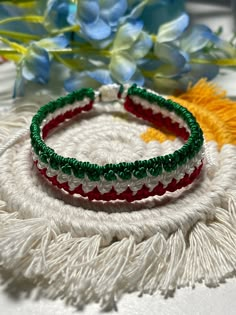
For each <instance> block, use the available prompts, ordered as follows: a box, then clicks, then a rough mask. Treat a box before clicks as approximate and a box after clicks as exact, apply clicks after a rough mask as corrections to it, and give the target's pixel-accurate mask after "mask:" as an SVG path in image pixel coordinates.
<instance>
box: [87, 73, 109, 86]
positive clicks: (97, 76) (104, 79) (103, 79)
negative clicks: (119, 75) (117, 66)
mask: <svg viewBox="0 0 236 315" xmlns="http://www.w3.org/2000/svg"><path fill="white" fill-rule="evenodd" d="M87 74H88V76H89V77H90V78H92V79H93V80H95V81H98V82H99V83H101V84H111V83H113V81H112V79H111V76H110V71H109V70H106V69H97V70H94V71H87Z"/></svg>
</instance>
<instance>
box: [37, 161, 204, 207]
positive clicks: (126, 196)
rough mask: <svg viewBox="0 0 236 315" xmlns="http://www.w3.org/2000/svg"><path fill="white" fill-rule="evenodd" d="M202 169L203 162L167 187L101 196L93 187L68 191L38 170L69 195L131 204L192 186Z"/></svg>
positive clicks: (112, 190)
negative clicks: (86, 189) (88, 189)
mask: <svg viewBox="0 0 236 315" xmlns="http://www.w3.org/2000/svg"><path fill="white" fill-rule="evenodd" d="M37 163H38V161H36V162H35V164H36V166H37ZM202 167H203V161H202V163H201V165H200V166H199V167H198V168H195V169H194V171H193V172H192V173H191V174H185V176H184V177H183V178H182V179H181V180H180V181H178V182H177V181H176V179H173V180H172V181H171V183H169V184H168V186H167V187H165V188H164V187H163V184H162V183H160V182H159V183H158V185H157V186H156V187H155V188H154V189H153V190H152V191H149V189H148V187H147V186H146V185H143V187H142V188H141V189H140V190H138V191H137V192H136V193H134V192H133V191H132V190H131V189H130V188H129V187H128V188H127V189H126V190H125V191H124V192H122V193H120V194H118V193H117V192H116V191H115V189H114V187H112V189H111V190H110V191H109V192H107V193H105V194H101V193H100V192H99V190H98V188H97V187H95V188H94V189H93V190H92V191H90V192H87V193H86V192H84V190H83V188H82V185H79V186H78V187H76V188H75V189H74V190H73V191H70V187H69V185H68V183H67V182H65V183H59V182H58V180H57V176H53V177H49V176H47V174H46V171H47V169H46V168H44V169H42V170H41V169H39V168H38V167H37V168H38V170H39V172H40V173H41V174H42V175H43V176H44V177H46V178H47V180H48V181H49V182H51V183H52V184H53V185H54V186H56V187H58V188H60V189H64V190H65V191H67V192H68V193H69V194H70V195H74V194H76V195H81V196H83V197H88V199H89V200H104V201H111V200H126V201H128V202H132V201H135V200H141V199H144V198H147V197H150V196H156V195H157V196H162V195H164V194H165V193H166V192H168V191H170V192H174V191H176V190H178V189H181V188H183V187H186V186H188V185H190V184H192V182H193V181H194V180H195V179H196V178H197V177H198V175H199V174H200V172H201V169H202Z"/></svg>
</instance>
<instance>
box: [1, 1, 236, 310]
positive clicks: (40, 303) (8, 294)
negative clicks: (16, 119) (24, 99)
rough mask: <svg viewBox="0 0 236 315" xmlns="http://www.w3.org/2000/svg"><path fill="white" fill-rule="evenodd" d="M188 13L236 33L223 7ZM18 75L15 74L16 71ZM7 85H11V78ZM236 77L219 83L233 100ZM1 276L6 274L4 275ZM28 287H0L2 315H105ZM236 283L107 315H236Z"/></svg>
mask: <svg viewBox="0 0 236 315" xmlns="http://www.w3.org/2000/svg"><path fill="white" fill-rule="evenodd" d="M188 10H189V12H190V14H191V15H193V20H194V22H195V23H196V22H201V23H204V24H208V25H210V26H211V27H212V28H213V29H217V27H218V26H223V28H224V36H225V38H229V36H230V34H232V30H233V21H232V18H231V10H230V9H229V8H224V7H220V6H210V5H204V4H191V5H189V6H188ZM7 67H8V66H6V65H3V66H1V71H3V72H4V71H6V73H5V74H6V76H7V75H9V77H10V76H11V73H10V72H11V71H10V72H8V70H7ZM12 71H14V70H12ZM6 76H4V78H5V80H6V81H5V82H7V78H6ZM235 79H236V73H235V72H233V71H228V70H227V71H225V70H224V71H222V75H221V76H219V77H218V78H217V79H216V80H215V81H216V82H218V83H219V84H220V85H221V86H222V87H223V88H224V89H226V90H227V92H228V95H229V96H231V97H235V96H236V92H235V86H234V85H235ZM10 93H11V92H10V88H9V84H8V85H7V84H1V86H0V99H1V103H2V104H0V108H1V105H7V104H9V103H10V102H11V100H10ZM2 108H3V107H2ZM0 274H3V272H2V273H1V272H0ZM30 289H31V287H30V288H29V285H28V284H27V283H19V284H18V285H15V284H13V285H6V283H5V284H4V285H0V314H3V315H15V314H19V315H40V314H47V315H62V314H66V315H70V314H77V313H81V314H82V315H92V314H95V315H96V314H102V313H103V312H101V311H100V310H99V306H98V305H95V304H92V305H89V306H87V307H85V309H84V310H82V311H77V310H75V309H74V308H73V307H68V306H65V305H64V303H63V302H62V301H59V300H57V301H50V300H46V299H40V300H37V299H36V298H35V294H34V290H33V291H31V290H30ZM235 291H236V279H229V280H228V281H227V282H226V283H224V284H222V285H221V286H220V287H218V288H207V287H205V286H204V285H203V284H199V285H197V286H196V288H195V289H192V288H184V289H179V290H177V292H176V294H175V295H174V297H172V298H168V299H164V298H163V297H162V296H160V295H158V294H157V295H155V296H149V295H145V296H143V297H141V298H140V297H138V296H137V293H133V294H129V295H125V296H124V297H123V298H122V300H121V301H120V302H119V304H118V312H117V311H113V312H110V313H106V314H119V315H143V314H148V315H154V314H159V315H169V314H170V315H172V314H174V315H190V314H191V315H192V314H193V315H205V314H207V315H211V314H214V315H222V314H225V313H226V314H227V315H234V314H236V311H235V310H236V299H235Z"/></svg>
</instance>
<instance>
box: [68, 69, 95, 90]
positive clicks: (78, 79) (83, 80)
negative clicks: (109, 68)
mask: <svg viewBox="0 0 236 315" xmlns="http://www.w3.org/2000/svg"><path fill="white" fill-rule="evenodd" d="M99 85H100V84H99V83H98V82H97V81H95V80H93V79H91V78H90V76H89V75H88V73H87V71H83V72H79V73H78V72H76V73H73V74H72V75H71V76H70V77H69V78H68V79H66V80H65V82H64V88H65V89H66V91H68V92H72V91H74V90H77V89H80V88H88V87H91V88H97V87H98V86H99Z"/></svg>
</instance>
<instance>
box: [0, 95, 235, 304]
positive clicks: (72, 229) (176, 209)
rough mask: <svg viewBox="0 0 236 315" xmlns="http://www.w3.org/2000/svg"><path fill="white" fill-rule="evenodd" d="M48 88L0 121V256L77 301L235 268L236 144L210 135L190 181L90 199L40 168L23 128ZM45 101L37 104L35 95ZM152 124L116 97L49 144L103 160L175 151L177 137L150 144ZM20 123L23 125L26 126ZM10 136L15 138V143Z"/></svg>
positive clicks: (165, 288)
mask: <svg viewBox="0 0 236 315" xmlns="http://www.w3.org/2000/svg"><path fill="white" fill-rule="evenodd" d="M48 99H50V96H49V95H45V96H43V95H42V94H40V95H35V96H34V97H32V96H31V98H30V99H27V98H25V99H23V100H20V101H19V102H16V105H17V106H16V109H14V108H13V110H12V112H11V113H10V114H5V116H4V119H2V120H1V121H0V130H1V140H0V141H1V142H0V143H1V145H2V146H4V145H5V143H6V142H7V141H9V140H10V142H8V144H9V145H8V149H7V150H5V151H4V152H3V153H2V155H1V156H0V209H1V212H0V263H1V264H2V265H3V266H4V267H5V268H8V269H11V270H13V271H14V273H15V274H21V275H23V276H26V277H29V278H32V279H34V280H36V281H37V283H40V284H41V285H44V286H45V283H46V287H45V289H44V292H46V293H45V294H47V295H48V296H50V297H57V296H60V297H63V298H65V299H66V300H67V301H68V302H70V303H72V304H75V305H84V304H86V303H88V302H90V301H100V302H101V303H102V306H103V307H107V306H111V305H113V303H114V300H117V299H119V297H120V296H121V294H122V293H123V292H130V291H135V290H138V291H140V292H148V293H153V292H155V291H156V290H158V289H159V290H161V291H162V292H163V293H164V294H167V293H168V292H169V291H171V290H173V289H175V288H176V287H179V286H185V285H189V284H191V285H193V284H194V283H195V282H197V281H201V280H202V279H204V281H205V282H206V283H207V284H209V285H216V284H218V283H220V281H222V279H224V278H225V277H227V276H229V274H231V273H232V272H233V271H234V270H235V262H236V246H235V239H236V230H235V227H236V206H235V199H234V198H235V192H236V189H235V178H236V147H235V146H233V145H224V146H223V147H222V149H221V150H220V151H218V148H217V144H216V143H215V142H208V143H206V148H207V157H208V159H207V160H206V166H205V167H204V171H203V173H202V175H201V176H200V178H199V179H198V180H197V181H196V182H195V183H194V184H193V185H192V186H191V187H190V188H188V189H182V190H180V191H178V192H175V193H168V194H167V195H165V196H163V197H161V198H160V197H150V198H148V199H146V200H142V201H136V202H133V203H128V202H98V201H97V202H90V201H88V200H86V199H83V198H79V197H71V196H69V195H68V194H66V193H65V192H63V191H59V190H58V189H56V188H53V187H51V185H50V184H48V183H47V182H46V181H45V180H44V179H43V178H41V177H40V176H39V174H38V173H37V171H36V170H35V168H34V167H33V163H32V158H31V147H30V140H29V133H28V131H27V130H26V132H24V130H25V128H27V127H28V126H29V123H30V119H31V117H32V115H33V113H34V112H35V111H36V109H37V108H38V107H39V106H40V105H41V104H42V103H43V102H44V101H45V102H46V101H47V100H48ZM38 100H40V104H39V102H38ZM147 128H148V126H147V125H145V124H144V123H142V122H141V121H139V120H138V119H134V118H131V116H129V115H128V114H124V112H123V111H122V108H121V106H120V105H119V104H116V105H115V106H113V105H111V106H109V105H106V106H99V105H98V106H97V110H96V113H94V114H90V113H88V114H83V115H82V116H81V117H79V118H78V119H77V120H75V121H73V123H69V124H67V125H66V126H64V127H63V128H60V129H59V130H58V131H57V132H56V133H54V134H53V135H52V136H51V137H50V138H49V139H48V144H49V145H50V146H52V147H53V148H54V149H55V150H56V151H57V152H58V153H59V154H62V155H64V156H73V157H75V158H78V159H80V160H86V161H90V162H94V163H98V164H100V163H101V164H103V163H105V162H108V163H117V162H120V161H135V160H137V159H147V158H151V157H153V156H155V155H160V154H161V155H162V154H164V153H170V152H173V151H174V150H175V149H176V148H178V147H179V146H180V145H181V142H180V140H178V139H176V140H174V141H170V140H169V141H166V142H164V143H159V142H157V141H150V142H148V143H146V142H144V141H143V140H142V139H141V134H142V133H143V132H145V131H146V130H147ZM22 131H23V132H22ZM11 139H12V140H13V141H12V142H11Z"/></svg>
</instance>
